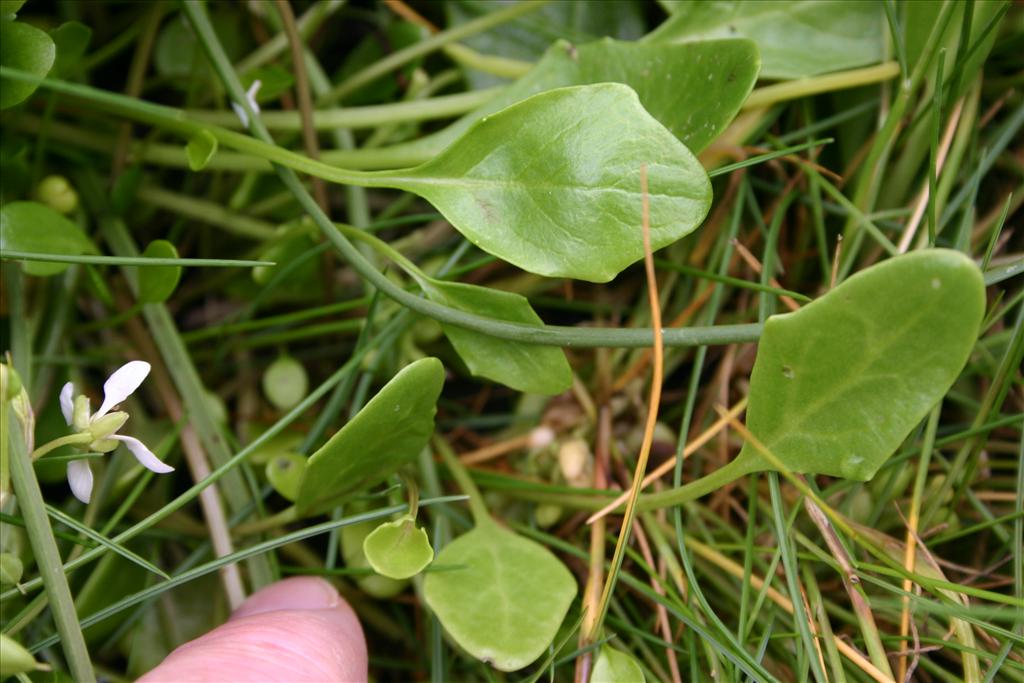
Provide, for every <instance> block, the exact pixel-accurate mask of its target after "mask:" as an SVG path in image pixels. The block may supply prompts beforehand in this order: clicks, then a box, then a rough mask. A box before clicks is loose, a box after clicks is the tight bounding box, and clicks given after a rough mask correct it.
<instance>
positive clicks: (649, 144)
mask: <svg viewBox="0 0 1024 683" xmlns="http://www.w3.org/2000/svg"><path fill="white" fill-rule="evenodd" d="M644 163H646V164H647V165H648V168H649V188H650V216H651V242H652V244H653V247H654V249H660V248H662V247H664V246H667V245H669V244H671V243H673V242H675V241H676V240H678V239H679V238H681V237H683V236H684V235H687V234H689V233H690V232H692V231H693V230H694V229H695V228H696V227H697V226H698V225H699V224H700V223H701V221H703V220H704V217H705V216H706V215H707V212H708V208H709V207H710V205H711V185H710V182H709V180H708V177H707V174H706V173H705V172H704V169H703V168H702V167H701V165H700V163H699V162H698V161H697V159H696V158H695V157H694V156H693V154H692V153H691V152H690V150H688V149H687V148H686V146H685V145H683V144H682V143H681V142H679V140H677V139H676V137H675V136H673V135H672V133H670V132H669V131H668V130H666V129H665V128H664V126H662V125H661V124H660V123H658V122H657V121H656V120H654V119H653V118H651V116H650V114H648V113H647V111H646V110H644V108H643V107H642V106H641V104H640V101H639V99H638V98H637V95H636V93H635V92H634V91H633V90H631V89H630V88H628V87H626V86H624V85H620V84H618V83H604V84H599V85H588V86H580V87H574V88H560V89H557V90H551V91H548V92H545V93H542V94H540V95H535V96H534V97H531V98H529V99H527V100H524V101H522V102H520V103H518V104H515V105H513V106H511V107H509V108H508V109H505V110H504V111H501V112H499V113H497V114H495V115H493V116H489V117H485V118H483V119H481V120H480V121H479V122H477V123H476V124H475V125H474V126H473V127H472V128H471V129H470V130H469V131H468V132H467V133H466V135H464V136H463V137H462V138H460V139H459V140H458V141H456V142H455V143H453V144H452V145H451V146H450V147H449V148H448V149H446V150H445V151H444V152H442V153H441V154H440V155H438V156H437V157H435V158H434V159H433V160H431V161H428V162H426V163H425V164H422V165H420V166H418V167H416V168H414V169H409V170H405V171H394V172H388V173H382V174H380V177H381V178H382V179H384V183H386V184H388V185H389V186H396V187H399V188H401V189H405V190H409V191H411V192H415V193H416V194H419V195H421V196H423V197H424V198H426V199H428V200H429V201H430V202H431V203H432V204H434V206H436V207H437V208H438V209H439V210H440V211H441V213H442V214H444V216H445V217H446V218H447V219H448V220H449V222H451V223H452V225H454V226H455V227H456V228H457V229H458V230H459V231H460V232H461V233H462V234H463V235H465V236H466V237H467V238H468V239H469V240H470V241H471V242H473V243H474V244H476V245H477V246H478V247H480V248H481V249H483V250H485V251H487V252H490V253H491V254H494V255H495V256H497V257H499V258H502V259H504V260H506V261H509V262H511V263H513V264H515V265H517V266H519V267H520V268H523V269H524V270H528V271H530V272H533V273H537V274H539V275H546V276H549V277H571V278H578V279H581V280H590V281H592V282H607V281H609V280H611V279H612V278H613V277H615V275H617V274H618V273H619V271H621V270H622V269H624V268H625V267H627V266H629V265H630V264H632V263H634V262H636V261H638V260H639V259H641V258H643V239H642V237H641V232H640V213H641V199H640V165H641V164H644Z"/></svg>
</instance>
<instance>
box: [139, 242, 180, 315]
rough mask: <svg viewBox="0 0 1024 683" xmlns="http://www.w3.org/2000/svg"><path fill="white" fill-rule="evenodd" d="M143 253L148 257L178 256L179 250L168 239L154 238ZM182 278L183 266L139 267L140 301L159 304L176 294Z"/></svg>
mask: <svg viewBox="0 0 1024 683" xmlns="http://www.w3.org/2000/svg"><path fill="white" fill-rule="evenodd" d="M142 255H143V256H145V257H147V258H178V250H177V249H176V248H175V247H174V245H173V244H171V243H170V242H168V241H167V240H153V241H152V242H150V243H149V244H148V245H147V246H146V250H145V251H143V252H142ZM180 279H181V266H148V265H147V266H146V267H144V268H139V301H141V302H143V303H147V304H158V303H163V302H164V301H167V300H168V299H169V298H171V295H172V294H174V290H175V288H176V287H177V286H178V281H179V280H180Z"/></svg>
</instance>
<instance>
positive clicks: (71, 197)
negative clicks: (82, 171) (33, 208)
mask: <svg viewBox="0 0 1024 683" xmlns="http://www.w3.org/2000/svg"><path fill="white" fill-rule="evenodd" d="M36 196H37V197H38V198H39V201H41V202H42V203H43V204H46V205H47V206H49V207H50V208H51V209H53V210H54V211H57V212H58V213H71V212H72V211H74V210H75V208H76V207H77V206H78V193H77V192H75V188H73V187H71V183H69V182H68V179H67V178H65V177H64V176H62V175H51V176H46V177H45V178H43V180H42V181H41V182H40V183H39V186H38V187H36Z"/></svg>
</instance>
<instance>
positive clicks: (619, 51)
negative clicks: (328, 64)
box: [324, 38, 761, 168]
mask: <svg viewBox="0 0 1024 683" xmlns="http://www.w3.org/2000/svg"><path fill="white" fill-rule="evenodd" d="M760 65H761V62H760V58H759V57H758V52H757V46H756V45H755V44H754V43H753V42H751V41H749V40H745V39H742V38H729V39H725V40H705V41H700V42H687V43H669V42H664V43H636V42H629V41H619V40H612V39H610V38H603V39H601V40H597V41H594V42H592V43H586V44H584V45H573V44H572V43H568V42H566V41H564V40H558V41H556V42H555V43H554V44H552V46H551V47H550V48H549V49H548V51H547V52H546V53H544V56H543V57H542V58H541V59H540V60H539V61H538V62H537V64H536V65H535V66H534V67H533V68H532V69H531V70H530V72H529V73H527V74H526V75H525V76H523V77H522V78H520V79H519V80H518V81H516V82H515V83H513V84H512V85H510V86H508V87H507V88H505V89H504V90H502V91H501V93H500V94H498V95H497V96H496V97H494V99H492V100H489V101H488V102H487V103H486V104H483V105H481V106H480V107H477V108H476V109H474V110H473V111H471V112H470V113H468V114H466V115H465V116H463V117H462V118H460V119H458V120H457V121H455V122H454V123H452V124H451V125H450V126H448V127H446V128H444V129H443V130H440V131H438V132H436V133H434V134H432V135H427V136H424V137H422V138H419V139H417V140H414V141H412V142H408V143H404V144H401V145H396V146H394V147H390V148H388V149H387V152H386V153H382V150H372V152H370V151H365V152H364V151H359V150H357V151H355V152H348V151H339V152H326V153H325V154H324V159H325V160H332V162H333V163H337V164H338V165H341V166H347V167H349V168H393V167H395V166H396V165H412V164H414V163H417V162H420V161H426V160H427V159H430V158H432V157H434V156H435V155H437V154H439V153H440V152H441V151H442V150H444V148H445V147H447V146H448V145H450V144H451V143H452V142H454V141H455V140H456V139H457V138H458V137H459V136H461V135H462V134H463V133H465V132H466V131H467V130H469V129H470V127H472V125H473V124H474V123H476V122H477V121H479V120H480V119H481V118H483V117H485V116H489V115H491V114H494V113H496V112H498V111H501V110H502V109H504V108H506V107H508V106H511V105H513V104H515V103H516V102H521V101H522V100H525V99H526V98H527V97H530V96H532V95H536V94H538V93H542V92H544V91H547V90H552V89H554V88H566V87H569V86H573V85H588V84H594V83H622V84H624V85H628V86H629V87H631V88H633V90H635V91H636V92H637V94H638V95H639V96H640V103H641V104H643V105H644V109H646V110H647V111H648V112H650V114H651V116H653V117H654V118H656V119H658V121H660V122H661V124H662V125H663V126H665V127H666V128H668V129H669V130H670V131H672V132H673V133H674V134H675V135H676V137H678V138H679V139H680V140H681V141H682V143H683V144H684V145H686V146H687V147H688V148H689V149H690V151H692V152H693V153H695V154H696V153H698V152H700V151H701V150H703V149H704V148H705V147H707V146H708V145H709V144H710V143H711V141H713V140H714V139H715V138H717V137H718V135H719V134H720V133H721V132H722V131H723V130H725V128H726V126H728V125H729V123H730V122H732V120H733V118H734V117H735V116H736V113H737V112H738V111H739V110H740V107H741V106H743V102H744V101H745V100H746V99H747V95H749V94H750V90H751V88H752V87H753V86H754V82H755V81H756V80H757V74H758V70H759V69H760ZM394 159H400V160H401V161H400V162H398V163H396V162H395V161H393V160H394Z"/></svg>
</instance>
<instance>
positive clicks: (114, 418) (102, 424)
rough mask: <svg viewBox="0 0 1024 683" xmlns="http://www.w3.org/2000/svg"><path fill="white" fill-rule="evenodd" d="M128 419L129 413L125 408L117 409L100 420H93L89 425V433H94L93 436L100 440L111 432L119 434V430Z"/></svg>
mask: <svg viewBox="0 0 1024 683" xmlns="http://www.w3.org/2000/svg"><path fill="white" fill-rule="evenodd" d="M127 421H128V413H126V412H124V411H123V410H115V411H114V412H112V413H107V414H106V415H104V416H103V417H101V418H100V419H98V420H93V421H92V423H91V424H90V425H89V433H91V434H92V438H93V439H95V440H97V441H99V440H101V439H106V438H107V437H108V436H110V435H111V434H117V430H118V429H120V428H121V427H123V426H124V423H125V422H127Z"/></svg>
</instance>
